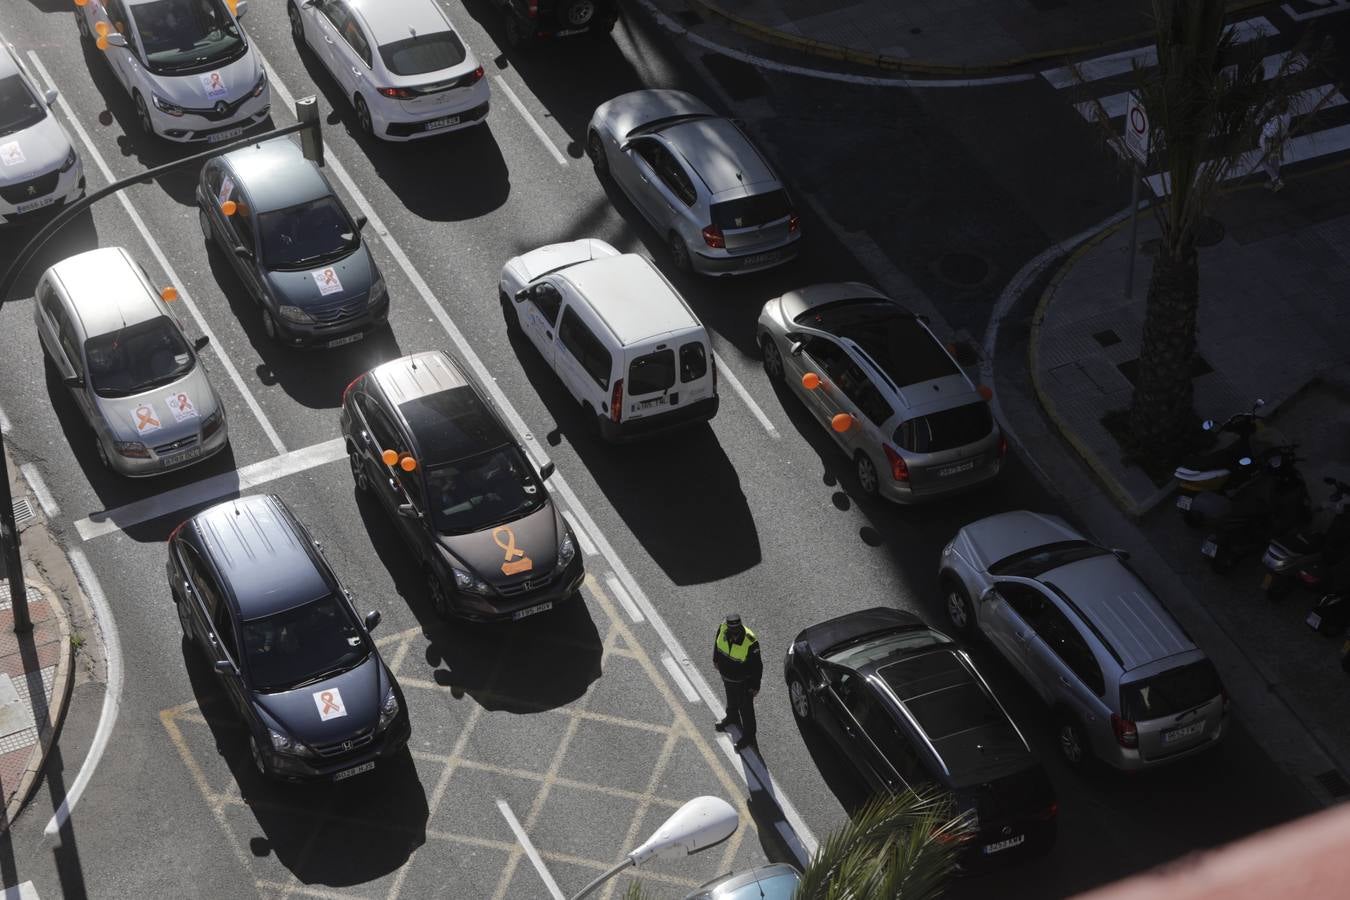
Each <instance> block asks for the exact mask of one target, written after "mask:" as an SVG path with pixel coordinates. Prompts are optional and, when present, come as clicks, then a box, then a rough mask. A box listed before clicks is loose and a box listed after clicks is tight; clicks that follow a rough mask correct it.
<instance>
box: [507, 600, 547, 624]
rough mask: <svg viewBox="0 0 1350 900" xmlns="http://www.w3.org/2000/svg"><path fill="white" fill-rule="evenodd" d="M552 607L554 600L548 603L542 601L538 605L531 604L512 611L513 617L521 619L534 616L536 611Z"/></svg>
mask: <svg viewBox="0 0 1350 900" xmlns="http://www.w3.org/2000/svg"><path fill="white" fill-rule="evenodd" d="M552 608H553V602H552V601H549V602H548V603H540V604H539V605H538V606H529V607H526V608H525V609H518V610H516V611H515V612H513V613H511V618H512V619H516V620H520V619H523V618H525V617H526V616H532V615H534V614H535V613H541V612H548V611H549V610H550V609H552Z"/></svg>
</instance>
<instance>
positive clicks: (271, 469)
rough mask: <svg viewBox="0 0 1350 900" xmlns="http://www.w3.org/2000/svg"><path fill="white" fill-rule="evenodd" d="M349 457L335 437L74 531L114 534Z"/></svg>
mask: <svg viewBox="0 0 1350 900" xmlns="http://www.w3.org/2000/svg"><path fill="white" fill-rule="evenodd" d="M346 456H347V448H346V446H345V444H344V443H343V440H342V438H333V439H332V440H328V441H324V442H323V443H321V444H311V445H310V446H308V447H304V448H301V449H300V450H292V451H291V452H290V453H283V454H282V455H280V456H274V457H272V458H271V459H265V460H263V461H262V462H256V463H253V464H252V465H247V466H244V467H243V468H242V469H236V470H235V471H233V472H221V473H220V474H219V475H212V476H211V477H210V478H203V479H202V480H201V481H194V482H192V483H191V484H185V485H183V486H182V487H176V488H174V489H173V490H171V491H164V492H163V493H160V494H154V495H152V496H149V497H146V498H145V499H143V500H137V501H135V502H134V503H128V504H127V505H126V506H119V507H117V508H116V509H109V510H105V511H103V512H101V513H94V514H92V515H90V516H89V517H88V518H86V519H81V520H80V521H78V522H76V523H75V530H76V531H77V532H79V535H80V537H81V538H82V539H83V540H86V541H92V540H93V539H94V538H96V537H102V536H103V535H105V534H112V533H113V532H114V531H121V530H124V529H127V528H130V527H132V526H133V525H139V524H141V523H142V522H149V521H150V520H152V519H158V518H159V517H160V516H166V515H168V514H169V513H172V512H177V511H178V510H180V509H187V508H188V507H190V506H199V505H201V504H203V503H208V502H210V501H211V500H215V499H216V498H217V497H225V496H229V495H232V494H242V493H244V492H245V491H247V490H249V489H250V488H255V487H258V486H259V485H263V484H267V483H268V482H270V481H276V480H277V479H279V478H285V477H287V476H288V475H295V474H296V473H298V472H304V471H306V470H308V469H313V468H315V467H316V466H322V465H327V464H328V463H331V462H337V461H338V460H340V459H344V458H346Z"/></svg>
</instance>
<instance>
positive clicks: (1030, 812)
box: [784, 607, 1058, 870]
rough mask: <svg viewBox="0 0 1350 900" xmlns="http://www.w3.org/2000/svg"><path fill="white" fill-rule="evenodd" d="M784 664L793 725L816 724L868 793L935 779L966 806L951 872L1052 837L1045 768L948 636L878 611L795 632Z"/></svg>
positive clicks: (1017, 853)
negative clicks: (964, 840) (965, 824)
mask: <svg viewBox="0 0 1350 900" xmlns="http://www.w3.org/2000/svg"><path fill="white" fill-rule="evenodd" d="M784 670H785V671H784V674H785V677H786V679H787V685H788V694H789V696H790V698H791V700H792V711H793V714H794V715H796V717H797V720H798V722H800V723H801V724H802V725H804V726H808V727H809V726H817V727H819V728H820V730H822V731H823V732H825V734H826V735H827V736H828V737H829V738H830V739H831V740H832V741H833V742H834V743H835V744H837V745H838V746H839V748H840V749H841V750H843V751H844V754H845V756H846V757H847V758H848V759H849V761H850V762H851V763H852V764H853V766H854V767H855V768H856V769H857V770H858V772H859V773H860V774H861V775H862V777H863V778H864V779H865V780H866V781H867V783H868V784H869V785H870V786H871V788H872V790H874V791H893V792H898V791H903V790H906V789H910V788H918V787H920V786H923V785H937V786H939V787H941V788H943V789H945V790H947V791H950V792H951V793H952V795H953V796H954V798H955V801H956V806H957V809H958V810H960V811H962V812H969V814H970V815H971V816H972V817H973V822H974V826H975V828H976V834H975V836H974V838H973V839H972V840H971V841H970V846H969V847H968V849H967V850H966V852H964V853H963V854H962V855H961V858H960V865H961V868H962V869H967V870H969V869H975V868H983V867H985V866H987V865H990V864H996V863H1000V862H1003V861H1004V860H1011V859H1014V858H1021V857H1025V856H1029V855H1035V854H1039V853H1043V852H1045V851H1046V850H1048V849H1049V848H1050V846H1051V845H1052V844H1053V843H1054V838H1055V818H1056V815H1057V813H1058V805H1057V803H1056V802H1055V794H1054V790H1053V789H1052V788H1051V786H1050V780H1049V778H1047V777H1046V774H1045V770H1044V769H1043V768H1042V767H1041V764H1040V762H1039V760H1037V759H1036V757H1035V756H1034V755H1033V754H1032V752H1031V748H1030V747H1029V746H1028V745H1027V742H1026V739H1025V738H1024V737H1023V736H1022V733H1021V732H1020V731H1019V730H1018V729H1017V726H1016V725H1015V724H1013V721H1012V719H1011V718H1010V717H1009V716H1008V713H1007V711H1006V710H1004V708H1003V705H1002V704H1001V703H999V701H998V698H996V697H995V696H994V693H993V691H992V690H990V688H989V685H988V684H987V683H986V682H985V680H984V678H983V677H981V675H980V673H979V672H978V671H976V669H975V666H974V664H973V663H972V662H971V661H970V658H969V657H968V656H967V655H966V654H965V653H964V652H963V651H962V650H961V649H960V648H959V647H958V646H957V645H956V644H955V643H954V642H953V641H952V639H951V638H949V637H947V636H946V635H944V634H942V633H941V632H939V631H934V630H933V629H931V628H929V627H927V626H926V625H924V624H923V622H921V621H920V620H919V619H918V618H917V617H915V616H913V615H910V614H909V613H903V612H897V611H895V610H891V609H883V608H880V607H878V608H874V609H868V610H864V611H861V612H855V613H850V614H849V615H846V616H841V617H839V618H837V619H832V620H831V621H829V622H824V623H821V624H820V625H816V626H813V627H811V628H808V629H806V630H805V631H803V632H802V633H801V634H799V635H797V639H796V640H795V641H794V642H793V644H792V646H791V647H790V648H788V653H787V659H786V661H785V663H784Z"/></svg>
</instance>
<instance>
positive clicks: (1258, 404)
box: [1252, 397, 1266, 412]
mask: <svg viewBox="0 0 1350 900" xmlns="http://www.w3.org/2000/svg"><path fill="white" fill-rule="evenodd" d="M1265 405H1266V401H1264V400H1262V399H1261V398H1260V397H1257V398H1256V402H1255V403H1253V404H1252V412H1255V411H1256V410H1258V409H1260V408H1261V407H1263V406H1265Z"/></svg>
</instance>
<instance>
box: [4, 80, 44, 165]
mask: <svg viewBox="0 0 1350 900" xmlns="http://www.w3.org/2000/svg"><path fill="white" fill-rule="evenodd" d="M46 117H47V107H46V106H45V105H44V104H43V103H42V101H41V100H39V99H38V98H37V97H36V96H34V94H33V92H32V91H30V90H29V89H28V85H26V84H24V82H23V79H22V78H20V77H19V76H18V75H10V76H9V77H8V78H0V137H3V136H4V135H7V134H14V133H15V132H16V131H23V130H24V129H25V128H32V127H33V126H34V125H36V124H37V123H39V122H41V121H42V120H43V119H44V118H46ZM7 161H8V160H6V162H7Z"/></svg>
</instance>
